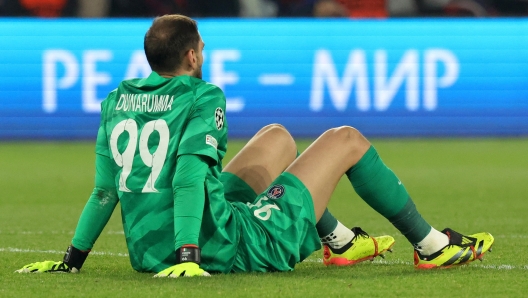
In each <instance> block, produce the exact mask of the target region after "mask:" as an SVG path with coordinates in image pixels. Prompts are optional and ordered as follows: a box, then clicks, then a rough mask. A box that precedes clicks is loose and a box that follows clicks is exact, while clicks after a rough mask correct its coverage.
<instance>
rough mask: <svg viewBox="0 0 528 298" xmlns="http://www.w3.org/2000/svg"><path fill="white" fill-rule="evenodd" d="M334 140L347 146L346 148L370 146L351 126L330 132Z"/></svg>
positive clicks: (337, 128) (333, 129)
mask: <svg viewBox="0 0 528 298" xmlns="http://www.w3.org/2000/svg"><path fill="white" fill-rule="evenodd" d="M328 133H329V134H331V136H332V138H333V139H334V140H335V141H336V142H337V143H340V144H343V145H344V146H346V148H351V149H352V148H355V147H364V146H365V145H368V141H367V139H365V137H364V136H363V135H362V134H361V133H360V132H359V130H357V129H355V128H354V127H351V126H341V127H336V128H332V129H330V130H328Z"/></svg>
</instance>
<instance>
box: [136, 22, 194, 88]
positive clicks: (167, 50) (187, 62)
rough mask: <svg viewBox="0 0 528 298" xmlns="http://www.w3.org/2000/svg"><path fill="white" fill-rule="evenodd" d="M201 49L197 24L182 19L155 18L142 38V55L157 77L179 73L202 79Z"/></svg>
mask: <svg viewBox="0 0 528 298" xmlns="http://www.w3.org/2000/svg"><path fill="white" fill-rule="evenodd" d="M203 47H204V43H203V41H202V38H201V37H200V33H198V25H197V24H196V21H195V20H193V19H191V18H189V17H186V16H183V15H177V14H174V15H164V16H162V17H157V18H156V19H154V22H153V23H152V26H150V28H149V30H148V31H147V33H146V34H145V40H144V48H145V55H146V56H147V60H148V63H149V65H150V68H152V70H153V71H155V72H157V73H160V74H173V73H175V72H177V71H178V70H181V71H183V72H184V73H189V74H190V75H192V76H194V77H197V78H200V79H201V78H202V63H203V56H202V50H203Z"/></svg>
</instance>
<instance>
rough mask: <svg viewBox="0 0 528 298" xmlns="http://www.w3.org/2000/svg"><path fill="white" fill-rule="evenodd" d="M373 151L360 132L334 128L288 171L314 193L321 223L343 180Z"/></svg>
mask: <svg viewBox="0 0 528 298" xmlns="http://www.w3.org/2000/svg"><path fill="white" fill-rule="evenodd" d="M369 147H370V142H369V141H368V140H367V139H366V138H365V137H364V136H363V135H361V133H359V131H357V130H356V129H354V128H352V127H348V126H343V127H339V128H333V129H330V130H328V131H326V132H325V133H324V134H322V135H321V136H320V137H319V138H318V139H317V140H315V141H314V142H313V143H312V145H310V147H308V149H306V150H305V151H304V152H303V154H301V156H299V158H297V159H296V160H295V161H294V162H293V163H292V164H291V165H290V166H289V167H288V168H287V169H286V171H287V172H289V173H291V174H293V175H295V176H296V177H297V178H299V179H300V180H301V181H302V182H303V183H304V185H305V186H306V187H307V188H308V190H309V191H310V194H311V195H312V199H313V202H314V209H315V216H316V219H317V220H319V218H320V217H321V216H322V214H323V213H324V211H325V209H326V206H327V205H328V201H329V200H330V197H331V195H332V193H333V191H334V189H335V187H336V185H337V183H338V182H339V179H341V177H342V176H343V175H344V174H345V172H346V171H347V170H348V169H350V168H351V167H352V166H353V165H355V164H356V163H357V162H358V161H359V160H360V159H361V157H362V156H363V155H364V154H365V152H367V150H368V149H369Z"/></svg>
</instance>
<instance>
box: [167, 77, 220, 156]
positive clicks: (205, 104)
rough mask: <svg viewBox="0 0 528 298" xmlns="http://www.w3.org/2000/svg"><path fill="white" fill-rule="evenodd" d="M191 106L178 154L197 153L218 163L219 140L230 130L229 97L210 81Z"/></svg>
mask: <svg viewBox="0 0 528 298" xmlns="http://www.w3.org/2000/svg"><path fill="white" fill-rule="evenodd" d="M200 88H203V89H205V91H204V92H203V93H201V94H199V93H197V100H196V102H195V104H194V106H193V108H192V109H191V112H190V116H189V120H188V122H187V124H186V127H185V130H184V132H183V136H182V139H181V141H180V145H179V147H178V155H185V154H195V155H201V156H205V157H207V158H208V161H209V162H211V163H212V165H216V164H217V163H218V162H219V161H220V160H221V157H220V156H219V154H218V151H217V150H218V143H219V141H221V140H224V139H225V137H226V134H227V123H226V120H225V107H226V99H225V96H224V93H223V92H222V90H221V89H220V88H218V87H216V86H214V85H211V84H207V85H205V87H200Z"/></svg>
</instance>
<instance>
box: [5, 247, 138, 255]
mask: <svg viewBox="0 0 528 298" xmlns="http://www.w3.org/2000/svg"><path fill="white" fill-rule="evenodd" d="M0 252H11V253H45V254H58V255H63V254H64V253H65V251H63V250H39V249H24V248H15V247H0ZM90 255H96V256H116V257H128V254H127V253H121V252H118V253H114V252H104V251H92V252H90Z"/></svg>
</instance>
